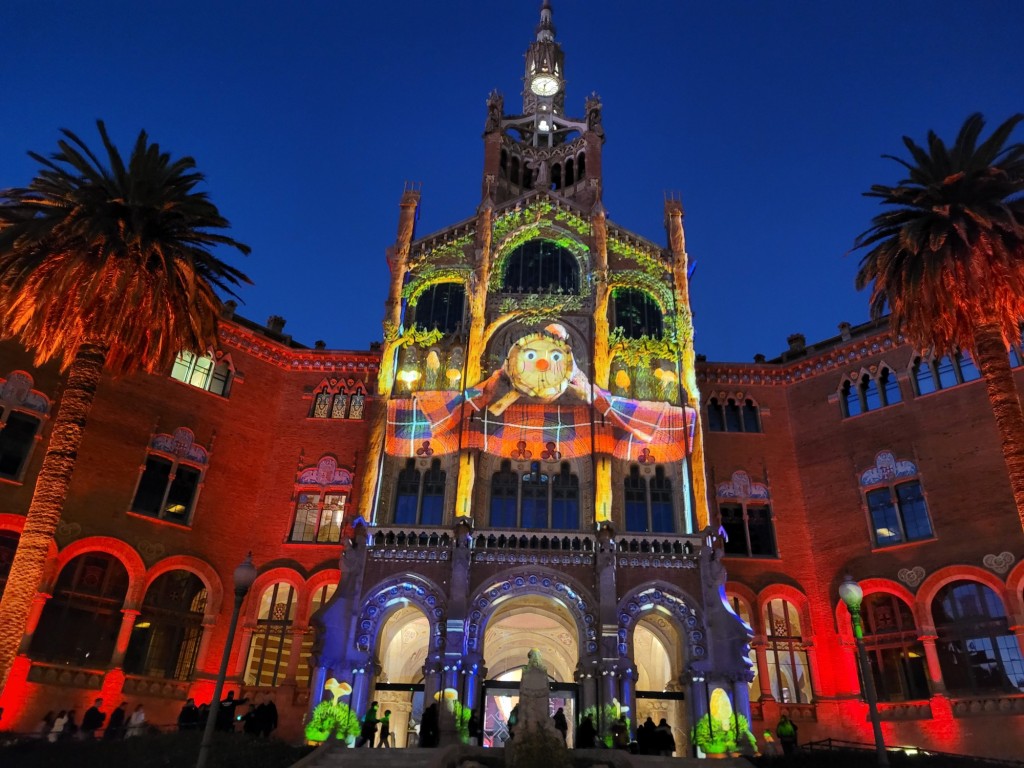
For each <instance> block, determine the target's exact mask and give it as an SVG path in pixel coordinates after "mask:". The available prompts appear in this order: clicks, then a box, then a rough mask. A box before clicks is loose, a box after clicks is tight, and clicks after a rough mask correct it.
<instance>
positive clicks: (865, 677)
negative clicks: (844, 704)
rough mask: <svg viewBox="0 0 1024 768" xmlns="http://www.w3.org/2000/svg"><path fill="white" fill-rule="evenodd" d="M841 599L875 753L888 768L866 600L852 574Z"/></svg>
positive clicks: (880, 767)
mask: <svg viewBox="0 0 1024 768" xmlns="http://www.w3.org/2000/svg"><path fill="white" fill-rule="evenodd" d="M839 597H840V598H842V600H843V602H844V603H845V604H846V608H847V610H849V611H850V621H851V622H852V624H853V637H854V641H855V642H856V644H857V662H858V666H859V667H860V679H861V688H862V689H863V691H864V698H865V699H867V702H868V713H869V715H870V716H871V730H872V731H873V732H874V734H875V752H876V754H877V755H878V765H879V768H888V766H889V753H888V752H887V751H886V749H885V738H884V737H883V736H882V723H881V721H880V720H879V719H878V696H877V695H876V694H875V678H874V677H873V676H872V674H871V667H870V666H869V664H868V652H867V649H866V648H865V647H864V624H863V621H862V620H861V615H860V605H861V601H862V600H863V599H864V590H863V589H862V588H861V586H860V584H858V583H857V582H856V581H854V580H853V577H852V576H850V574H847V575H846V578H845V579H843V583H842V584H840V585H839Z"/></svg>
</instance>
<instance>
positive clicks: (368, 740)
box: [356, 701, 377, 747]
mask: <svg viewBox="0 0 1024 768" xmlns="http://www.w3.org/2000/svg"><path fill="white" fill-rule="evenodd" d="M376 735H377V702H376V701H371V702H370V706H369V707H367V709H366V713H365V714H364V715H363V725H362V728H360V730H359V738H358V739H357V740H356V746H357V747H372V746H373V740H374V738H375V737H376Z"/></svg>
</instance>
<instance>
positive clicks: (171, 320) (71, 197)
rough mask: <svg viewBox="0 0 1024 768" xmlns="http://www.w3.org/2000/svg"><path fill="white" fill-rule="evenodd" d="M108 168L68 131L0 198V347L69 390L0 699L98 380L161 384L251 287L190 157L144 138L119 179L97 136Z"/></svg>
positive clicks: (15, 588) (121, 166)
mask: <svg viewBox="0 0 1024 768" xmlns="http://www.w3.org/2000/svg"><path fill="white" fill-rule="evenodd" d="M97 125H98V127H99V133H100V137H101V138H102V140H103V147H104V149H105V150H106V155H107V157H106V165H104V164H103V163H102V162H101V161H100V160H99V159H98V158H97V157H96V155H94V154H93V152H92V151H90V149H89V148H88V147H87V146H86V145H85V143H84V142H83V141H82V140H81V139H79V138H78V136H76V135H75V134H74V133H71V132H70V131H67V130H64V131H62V133H63V136H64V138H63V139H61V140H60V141H58V148H59V150H58V151H57V152H56V153H54V154H52V155H51V156H50V157H49V158H44V157H42V156H40V155H37V154H35V153H31V152H30V153H29V155H30V156H31V157H32V158H33V159H34V160H36V161H37V162H39V163H40V165H41V166H42V167H41V168H40V170H39V172H38V174H37V176H36V177H35V179H33V180H32V182H31V183H30V184H29V186H28V187H25V188H17V189H7V190H3V191H0V335H2V337H3V338H16V339H18V340H19V341H20V342H21V343H22V344H24V345H25V346H26V347H28V348H29V349H31V350H33V351H34V352H35V363H36V365H42V364H43V363H45V362H47V361H50V360H55V361H57V362H59V364H60V366H61V370H62V371H64V372H66V373H67V381H66V383H65V386H64V390H63V392H62V394H61V398H60V405H59V407H58V409H57V412H56V414H55V418H54V422H53V428H52V431H51V435H50V441H49V446H48V448H47V451H46V455H45V457H44V459H43V466H42V468H41V470H40V472H39V476H38V477H37V479H36V485H35V491H34V493H33V496H32V503H31V505H30V507H29V511H28V515H27V517H26V519H25V527H24V530H23V531H22V534H21V538H20V540H19V542H18V549H17V552H16V554H15V556H14V561H13V563H12V565H11V571H10V575H9V577H8V579H7V586H6V589H5V590H4V593H3V599H2V601H0V615H2V616H3V617H4V620H3V621H2V622H0V690H2V687H3V685H4V683H6V680H7V675H8V673H9V672H10V668H11V664H12V663H13V661H14V657H15V655H16V653H17V649H18V644H19V642H20V639H21V636H22V633H23V632H24V628H25V624H26V621H27V620H28V615H29V608H30V606H31V604H32V599H33V597H34V594H35V591H36V589H37V588H38V586H39V583H40V581H41V579H42V575H43V566H44V563H45V560H46V553H47V548H48V546H49V545H50V542H51V541H52V539H53V534H54V531H55V530H56V527H57V524H58V522H59V521H60V516H61V510H62V508H63V506H64V501H65V499H66V498H67V493H68V486H69V484H70V481H71V475H72V472H73V471H74V468H75V459H76V457H77V454H78V447H79V444H80V442H81V439H82V434H83V431H84V429H85V423H86V418H87V417H88V414H89V409H90V407H91V406H92V402H93V398H94V396H95V394H96V388H97V386H98V384H99V381H100V376H101V374H102V373H103V371H104V369H106V370H107V371H109V372H110V373H112V374H114V375H118V374H127V373H132V372H137V371H147V372H163V371H166V370H167V369H168V368H169V366H170V365H171V363H172V361H173V360H174V358H175V356H176V355H177V353H178V352H180V351H182V350H191V351H193V352H196V353H199V354H203V353H205V352H206V351H207V350H208V349H210V348H211V347H212V346H215V345H216V343H217V317H218V314H219V311H220V308H221V300H220V298H218V295H217V293H216V290H215V289H220V290H221V291H223V292H225V293H227V294H231V295H234V293H233V291H232V286H237V285H239V284H240V283H248V282H249V279H248V278H247V277H246V276H245V275H244V274H243V273H242V272H240V271H239V270H237V269H235V268H234V267H231V266H229V265H227V264H225V263H224V262H222V261H220V260H219V259H218V258H216V257H215V256H214V255H213V253H212V251H211V249H212V248H214V247H215V246H218V245H224V246H229V247H231V248H235V249H237V250H239V251H241V252H242V253H243V254H248V253H249V247H248V246H245V245H242V244H241V243H238V242H236V241H235V240H233V239H232V238H230V237H227V236H226V235H223V234H218V233H216V232H215V231H212V230H219V229H223V228H225V227H227V226H228V222H227V220H226V219H224V218H223V217H222V216H221V215H220V212H219V211H218V210H217V207H216V206H215V205H214V204H213V203H211V202H210V200H209V199H208V197H207V195H206V193H204V192H197V191H195V187H196V185H197V184H199V183H200V182H201V181H202V180H203V176H202V174H200V173H198V172H197V171H196V170H195V161H194V160H193V159H192V158H191V157H182V158H179V159H177V160H172V159H171V157H170V155H169V154H167V153H164V152H161V151H160V147H159V145H157V144H152V143H150V142H149V139H148V137H147V136H146V133H145V132H144V131H143V132H141V133H140V134H139V137H138V140H137V141H136V142H135V146H134V148H133V149H132V153H131V157H130V158H129V159H128V164H127V166H126V165H125V163H124V160H123V159H122V157H121V154H120V152H119V151H118V150H117V148H116V147H115V146H114V145H113V143H112V142H111V140H110V138H109V136H108V135H107V131H106V127H105V126H104V124H103V123H102V122H98V123H97Z"/></svg>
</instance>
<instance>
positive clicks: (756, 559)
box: [722, 552, 782, 563]
mask: <svg viewBox="0 0 1024 768" xmlns="http://www.w3.org/2000/svg"><path fill="white" fill-rule="evenodd" d="M722 558H723V559H729V560H742V561H744V562H747V563H781V562H782V558H781V557H779V556H778V555H731V554H729V553H728V552H723V553H722Z"/></svg>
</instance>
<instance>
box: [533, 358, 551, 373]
mask: <svg viewBox="0 0 1024 768" xmlns="http://www.w3.org/2000/svg"><path fill="white" fill-rule="evenodd" d="M534 367H535V368H536V369H537V370H538V371H546V370H547V369H548V361H547V360H545V359H544V358H543V357H542V358H541V359H540V360H538V361H537V362H536V363H534Z"/></svg>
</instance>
